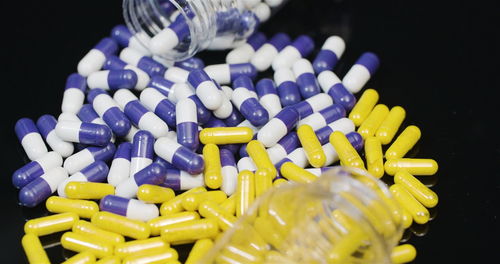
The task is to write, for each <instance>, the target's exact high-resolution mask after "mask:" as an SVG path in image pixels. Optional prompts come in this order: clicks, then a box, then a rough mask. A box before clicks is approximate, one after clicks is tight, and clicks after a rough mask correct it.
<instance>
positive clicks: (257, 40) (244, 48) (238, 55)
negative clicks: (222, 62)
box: [226, 32, 267, 64]
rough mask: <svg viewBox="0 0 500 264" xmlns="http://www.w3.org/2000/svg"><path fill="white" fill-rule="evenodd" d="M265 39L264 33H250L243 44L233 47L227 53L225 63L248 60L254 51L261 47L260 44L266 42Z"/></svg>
mask: <svg viewBox="0 0 500 264" xmlns="http://www.w3.org/2000/svg"><path fill="white" fill-rule="evenodd" d="M266 40H267V38H266V35H264V33H262V32H256V33H254V34H252V35H251V36H250V37H248V39H247V42H246V43H245V44H243V45H241V46H239V47H237V48H235V49H233V50H232V51H230V52H229V53H228V54H227V56H226V63H228V64H236V63H246V62H250V59H252V56H253V55H254V54H255V51H257V50H258V49H259V48H260V47H262V45H264V44H265V43H266Z"/></svg>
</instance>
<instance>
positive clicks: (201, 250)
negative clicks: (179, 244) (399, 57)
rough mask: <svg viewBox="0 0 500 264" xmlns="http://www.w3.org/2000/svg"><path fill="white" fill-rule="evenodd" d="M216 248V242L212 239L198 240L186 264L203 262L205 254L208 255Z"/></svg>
mask: <svg viewBox="0 0 500 264" xmlns="http://www.w3.org/2000/svg"><path fill="white" fill-rule="evenodd" d="M213 246H214V242H212V240H211V239H208V238H205V239H200V240H197V241H196V243H194V245H193V248H192V249H191V251H190V252H189V256H188V258H187V259H186V262H185V263H186V264H196V263H199V261H201V260H203V257H204V256H205V254H207V253H208V252H209V251H210V249H212V247H213Z"/></svg>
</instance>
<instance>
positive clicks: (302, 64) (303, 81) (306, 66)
mask: <svg viewBox="0 0 500 264" xmlns="http://www.w3.org/2000/svg"><path fill="white" fill-rule="evenodd" d="M293 73H294V74H295V77H296V78H297V85H299V91H300V94H301V95H302V97H303V98H306V99H307V98H310V97H312V96H315V95H317V94H319V93H320V92H321V88H320V87H319V83H318V80H317V79H316V76H315V75H314V70H313V67H312V65H311V62H309V61H308V60H307V59H299V60H297V61H296V62H295V63H294V64H293Z"/></svg>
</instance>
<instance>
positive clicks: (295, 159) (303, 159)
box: [275, 148, 327, 171]
mask: <svg viewBox="0 0 500 264" xmlns="http://www.w3.org/2000/svg"><path fill="white" fill-rule="evenodd" d="M325 155H327V153H326V152H325ZM286 162H291V163H293V164H295V165H297V166H299V167H301V168H305V167H307V165H309V162H308V161H307V156H306V153H305V151H304V149H303V148H297V149H295V150H294V151H292V152H291V153H290V154H288V155H286V157H285V158H283V159H282V160H280V161H278V162H277V163H276V164H275V167H276V169H278V171H281V166H282V165H283V164H284V163H286Z"/></svg>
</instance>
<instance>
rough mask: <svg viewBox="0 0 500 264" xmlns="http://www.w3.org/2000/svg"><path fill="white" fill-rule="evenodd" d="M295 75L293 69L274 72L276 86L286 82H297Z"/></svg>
mask: <svg viewBox="0 0 500 264" xmlns="http://www.w3.org/2000/svg"><path fill="white" fill-rule="evenodd" d="M296 81H297V79H295V75H294V74H293V71H292V69H289V68H283V69H279V70H277V71H275V72H274V82H275V83H276V86H280V85H281V84H283V83H285V82H296Z"/></svg>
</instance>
